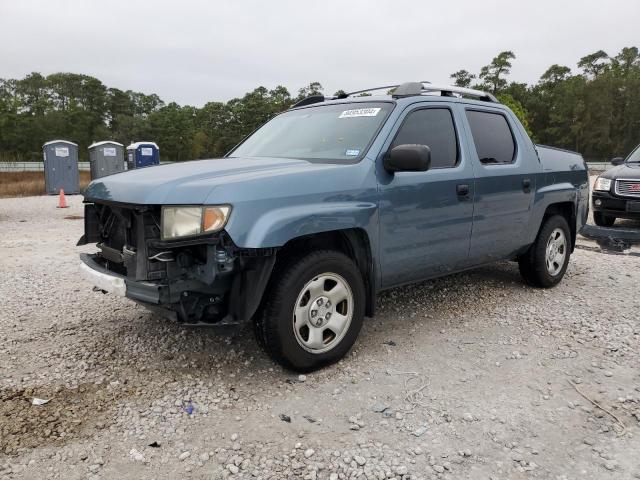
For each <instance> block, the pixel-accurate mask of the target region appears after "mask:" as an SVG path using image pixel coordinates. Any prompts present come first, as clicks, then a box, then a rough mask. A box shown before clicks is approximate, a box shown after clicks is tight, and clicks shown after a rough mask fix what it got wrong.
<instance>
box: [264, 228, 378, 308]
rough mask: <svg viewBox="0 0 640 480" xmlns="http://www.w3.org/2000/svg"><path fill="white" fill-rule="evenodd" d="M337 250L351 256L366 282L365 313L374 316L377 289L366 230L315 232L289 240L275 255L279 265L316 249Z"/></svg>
mask: <svg viewBox="0 0 640 480" xmlns="http://www.w3.org/2000/svg"><path fill="white" fill-rule="evenodd" d="M327 249H330V250H336V251H338V252H342V253H344V254H345V255H347V256H348V257H349V258H352V259H353V260H354V261H355V262H356V265H357V266H358V268H359V269H360V272H361V273H362V278H363V280H364V283H365V289H366V292H367V299H366V306H365V307H366V308H365V315H367V316H369V317H371V316H373V315H374V313H375V305H376V289H375V274H374V271H375V270H374V268H375V267H374V264H373V257H372V255H371V245H370V244H369V237H368V236H367V234H366V232H365V231H364V230H362V229H359V228H351V229H345V230H333V231H330V232H321V233H314V234H311V235H304V236H302V237H297V238H294V239H292V240H289V241H288V242H287V243H286V244H285V245H284V246H283V247H282V248H281V249H280V250H278V254H277V258H276V266H277V265H278V263H279V262H282V261H283V260H284V259H285V258H290V257H291V256H298V255H303V254H305V253H308V252H310V251H313V250H327Z"/></svg>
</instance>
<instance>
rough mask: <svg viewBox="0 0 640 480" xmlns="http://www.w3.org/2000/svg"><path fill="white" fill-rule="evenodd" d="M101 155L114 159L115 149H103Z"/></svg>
mask: <svg viewBox="0 0 640 480" xmlns="http://www.w3.org/2000/svg"><path fill="white" fill-rule="evenodd" d="M102 153H103V154H104V156H105V157H115V156H116V147H104V148H103V149H102Z"/></svg>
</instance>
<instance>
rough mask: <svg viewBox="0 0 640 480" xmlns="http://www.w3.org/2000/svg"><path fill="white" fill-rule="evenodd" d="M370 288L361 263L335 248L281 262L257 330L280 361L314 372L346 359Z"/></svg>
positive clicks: (354, 338)
mask: <svg viewBox="0 0 640 480" xmlns="http://www.w3.org/2000/svg"><path fill="white" fill-rule="evenodd" d="M364 304H365V288H364V282H363V279H362V275H361V274H360V270H359V269H358V267H357V266H356V264H355V263H354V262H353V260H351V259H350V258H349V257H347V256H346V255H344V254H342V253H340V252H335V251H331V250H323V251H317V252H312V253H309V254H307V255H305V256H302V257H296V258H292V259H290V260H288V261H286V260H285V261H284V262H283V264H281V265H279V266H278V267H277V268H276V271H275V272H274V275H273V276H272V278H271V281H270V283H269V287H268V288H267V291H266V292H265V297H264V300H263V308H262V311H261V312H260V315H259V319H258V321H257V324H256V333H257V335H258V336H259V337H260V338H259V343H261V344H262V345H263V347H264V349H265V350H266V351H267V353H268V354H269V355H270V356H271V358H273V359H274V360H275V361H277V362H278V363H280V364H282V365H284V366H286V367H288V368H291V369H294V370H298V371H310V370H315V369H317V368H320V367H323V366H325V365H328V364H331V363H334V362H336V361H338V360H340V359H341V358H342V357H343V356H344V355H345V354H346V353H347V352H348V351H349V349H350V348H351V347H352V345H353V344H354V342H355V340H356V338H357V336H358V333H359V332H360V328H361V326H362V321H363V318H364Z"/></svg>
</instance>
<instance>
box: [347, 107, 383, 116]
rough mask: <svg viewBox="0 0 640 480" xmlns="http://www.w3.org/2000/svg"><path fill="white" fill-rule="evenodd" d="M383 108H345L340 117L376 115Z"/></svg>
mask: <svg viewBox="0 0 640 480" xmlns="http://www.w3.org/2000/svg"><path fill="white" fill-rule="evenodd" d="M380 110H382V109H381V108H355V109H353V110H345V111H344V112H342V113H341V114H340V116H339V117H338V118H353V117H375V116H376V115H378V112H380Z"/></svg>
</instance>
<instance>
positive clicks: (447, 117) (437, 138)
mask: <svg viewBox="0 0 640 480" xmlns="http://www.w3.org/2000/svg"><path fill="white" fill-rule="evenodd" d="M405 144H414V145H426V146H427V147H429V149H430V150H431V168H446V167H454V166H455V165H456V164H457V163H458V141H457V139H456V129H455V127H454V125H453V117H452V116H451V111H450V110H449V109H448V108H423V109H421V110H414V111H413V112H411V113H409V115H407V117H406V118H405V120H404V122H403V123H402V126H401V127H400V130H398V134H397V135H396V138H395V139H394V140H393V144H392V145H391V148H393V147H395V146H397V145H405Z"/></svg>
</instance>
